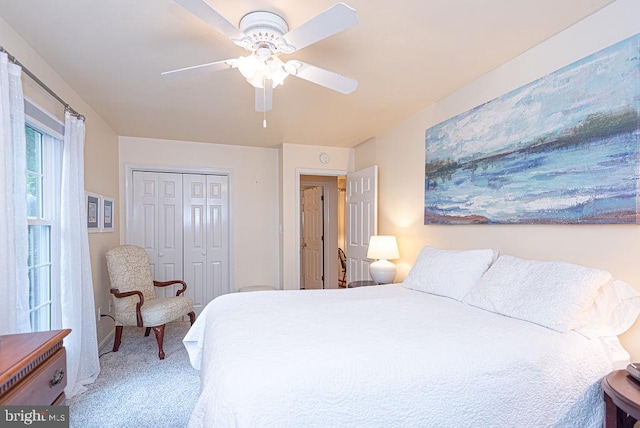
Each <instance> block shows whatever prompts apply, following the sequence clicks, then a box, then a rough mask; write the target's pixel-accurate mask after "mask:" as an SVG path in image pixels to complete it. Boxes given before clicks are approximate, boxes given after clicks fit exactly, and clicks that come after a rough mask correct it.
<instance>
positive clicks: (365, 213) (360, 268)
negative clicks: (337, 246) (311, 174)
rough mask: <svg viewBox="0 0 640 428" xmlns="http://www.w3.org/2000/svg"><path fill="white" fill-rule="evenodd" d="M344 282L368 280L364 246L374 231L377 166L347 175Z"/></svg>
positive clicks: (376, 217)
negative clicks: (345, 275) (345, 268)
mask: <svg viewBox="0 0 640 428" xmlns="http://www.w3.org/2000/svg"><path fill="white" fill-rule="evenodd" d="M346 210H347V222H346V235H347V243H346V244H347V245H346V247H347V251H346V252H347V283H349V282H351V281H359V280H367V279H371V278H370V276H369V264H371V260H369V259H367V248H368V247H369V237H370V236H371V235H375V234H376V233H377V231H378V167H377V166H376V165H374V166H372V167H369V168H365V169H362V170H360V171H356V172H353V173H350V174H347V209H346Z"/></svg>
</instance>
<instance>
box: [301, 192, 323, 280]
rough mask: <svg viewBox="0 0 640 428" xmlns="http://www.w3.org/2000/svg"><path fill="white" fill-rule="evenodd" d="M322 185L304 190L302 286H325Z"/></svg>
mask: <svg viewBox="0 0 640 428" xmlns="http://www.w3.org/2000/svg"><path fill="white" fill-rule="evenodd" d="M323 199H324V198H323V188H322V186H318V187H311V188H309V189H306V190H304V191H303V192H302V242H301V245H302V272H303V280H304V282H303V284H302V287H301V288H304V289H306V290H308V289H317V288H324V260H323V259H324V207H323Z"/></svg>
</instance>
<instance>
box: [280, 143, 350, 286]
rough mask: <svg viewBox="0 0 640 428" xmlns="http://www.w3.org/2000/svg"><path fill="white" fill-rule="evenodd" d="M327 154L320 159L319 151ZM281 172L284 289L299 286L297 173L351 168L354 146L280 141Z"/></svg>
mask: <svg viewBox="0 0 640 428" xmlns="http://www.w3.org/2000/svg"><path fill="white" fill-rule="evenodd" d="M323 152H324V153H326V154H328V155H329V162H328V163H326V164H323V163H322V162H320V154H321V153H323ZM279 163H280V174H281V181H280V184H281V187H280V197H281V205H280V210H281V212H280V221H281V223H280V224H281V229H282V235H281V237H280V239H281V248H282V257H281V261H280V263H281V265H280V272H281V284H282V288H283V289H285V290H297V289H299V288H300V271H299V267H300V266H299V249H300V246H299V245H298V243H299V242H300V236H299V230H298V229H299V227H297V225H299V224H300V208H299V199H300V198H299V192H298V190H299V189H298V185H299V183H298V177H299V175H301V174H309V175H329V174H333V175H340V174H344V173H345V172H350V171H353V166H354V150H353V149H343V148H337V147H319V146H302V145H296V144H283V145H282V146H281V147H280V150H279Z"/></svg>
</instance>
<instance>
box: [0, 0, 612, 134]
mask: <svg viewBox="0 0 640 428" xmlns="http://www.w3.org/2000/svg"><path fill="white" fill-rule="evenodd" d="M208 1H209V2H210V4H211V5H212V6H214V7H215V8H216V9H217V10H218V11H220V12H221V13H222V14H223V15H224V16H226V17H227V19H228V20H229V21H231V22H233V23H238V22H239V21H240V18H242V16H243V15H245V14H246V13H248V12H250V11H254V10H268V11H272V12H276V13H278V14H279V15H281V16H282V17H283V18H285V20H286V21H287V22H288V24H289V28H295V27H297V26H299V25H300V24H302V23H304V22H305V21H307V20H308V19H310V18H312V17H313V16H315V15H316V14H318V13H320V12H322V11H324V10H325V9H327V8H329V7H330V6H332V5H333V4H334V3H335V1H334V0H208ZM612 1H613V0H482V1H479V0H395V1H391V0H347V1H346V3H347V4H349V5H350V6H351V7H353V8H355V9H356V10H357V13H358V18H359V20H360V22H359V24H358V25H356V26H354V27H351V28H349V29H348V30H346V31H344V32H342V33H340V34H338V35H335V36H333V37H331V38H328V39H325V40H323V41H321V42H319V43H317V44H314V45H311V46H309V47H307V48H305V49H303V50H301V51H299V52H296V53H294V54H292V55H282V58H283V59H285V61H286V60H287V59H300V60H302V61H305V62H308V63H311V64H314V65H317V66H320V67H323V68H326V69H329V70H332V71H335V72H337V73H340V74H343V75H345V76H349V77H352V78H355V79H357V80H358V81H359V86H358V89H357V90H356V91H355V92H354V93H352V94H351V95H342V94H339V93H335V92H333V91H330V90H328V89H325V88H322V87H320V86H317V85H314V84H312V83H309V82H306V81H304V80H301V79H297V78H295V77H289V78H288V79H287V80H286V82H285V84H284V86H282V87H279V88H277V89H276V90H274V94H273V110H271V111H270V112H268V113H267V120H268V124H269V125H268V127H267V129H263V128H262V114H261V113H256V112H255V111H254V90H253V87H251V86H250V85H249V84H248V83H247V82H246V81H245V80H244V79H243V78H242V76H241V75H240V73H238V71H237V70H225V71H220V72H215V73H210V74H205V75H197V76H189V77H188V78H166V77H161V76H160V73H161V72H162V71H166V70H171V69H176V68H181V67H187V66H191V65H196V64H201V63H206V62H212V61H217V60H224V59H228V58H233V57H238V56H240V55H244V54H245V53H244V52H245V51H244V50H243V49H241V48H239V47H237V46H235V45H234V44H233V43H231V42H230V41H229V40H228V39H227V38H225V37H224V36H223V35H221V34H219V33H217V32H216V31H215V30H213V29H212V28H210V27H208V26H207V25H206V24H204V23H203V22H202V21H200V20H199V19H197V18H196V17H195V16H193V15H192V14H190V13H189V12H187V11H186V10H185V9H183V8H182V7H180V6H179V5H177V4H176V3H174V2H173V0H64V1H61V0H58V1H50V0H49V1H45V0H19V1H17V0H0V16H1V17H2V18H3V19H4V20H5V21H6V22H7V23H8V24H9V25H10V26H11V27H13V28H14V29H15V30H16V31H17V32H18V33H19V34H20V35H21V36H22V37H23V38H24V39H25V40H26V41H27V42H28V43H29V44H30V45H31V46H32V47H33V48H34V49H35V50H36V51H37V52H38V53H39V54H40V55H41V56H42V57H43V58H44V59H45V60H46V61H47V62H48V63H49V64H50V65H51V66H52V67H53V68H54V69H55V70H56V71H57V72H58V74H59V75H60V76H61V77H62V78H63V79H64V80H65V81H66V82H67V83H68V84H69V85H70V86H71V87H72V88H73V89H74V90H75V91H76V92H77V93H78V94H79V95H80V96H81V97H82V98H83V99H84V100H85V101H86V102H87V103H88V104H89V105H91V107H92V108H93V109H94V110H95V111H96V112H97V113H98V114H99V115H100V116H101V117H102V118H103V119H104V120H105V121H106V122H107V123H108V124H109V125H110V126H111V127H112V128H113V130H114V131H115V132H116V133H117V134H118V135H126V136H136V137H150V138H163V139H172V140H187V141H201V142H211V143H221V144H237V145H250V146H263V147H274V146H277V145H279V144H281V143H294V144H314V145H326V146H336V147H352V146H354V145H356V144H358V143H360V142H362V141H364V140H366V139H368V138H370V137H373V136H375V135H378V134H380V133H381V132H383V131H385V130H386V129H388V128H390V127H392V126H394V125H395V124H397V123H398V122H400V121H402V120H403V119H405V118H407V117H410V116H411V115H413V114H415V113H417V112H418V111H420V110H421V109H423V108H425V107H426V106H428V105H430V104H432V103H433V102H435V101H437V100H438V99H441V98H442V97H444V96H446V95H447V94H450V93H451V92H453V91H455V90H456V89H457V88H460V87H462V86H464V85H465V84H467V83H469V82H471V81H473V80H474V79H476V78H478V77H479V76H481V75H483V74H485V73H487V72H488V71H490V70H492V69H494V68H496V67H497V66H499V65H500V64H502V63H504V62H506V61H508V60H510V59H511V58H514V57H516V56H517V55H519V54H521V53H522V52H524V51H526V50H528V49H529V48H531V47H533V46H535V45H536V44H538V43H540V42H542V41H543V40H545V39H548V38H549V37H551V36H553V35H554V34H557V33H558V32H560V31H562V30H563V29H565V28H567V27H569V26H571V25H572V24H574V23H576V22H578V21H580V20H581V19H583V18H585V17H586V16H588V15H590V14H592V13H593V12H595V11H597V10H598V9H600V8H602V7H603V6H605V5H607V4H608V3H611V2H612ZM1 44H2V43H1V42H0V45H1ZM18 59H20V58H18ZM25 66H26V67H27V68H28V67H29V64H28V63H25ZM45 83H46V82H45Z"/></svg>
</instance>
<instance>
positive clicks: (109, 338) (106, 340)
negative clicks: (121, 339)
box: [98, 327, 116, 354]
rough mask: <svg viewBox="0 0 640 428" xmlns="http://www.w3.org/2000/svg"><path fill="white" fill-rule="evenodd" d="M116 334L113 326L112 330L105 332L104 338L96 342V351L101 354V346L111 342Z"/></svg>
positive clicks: (104, 346)
mask: <svg viewBox="0 0 640 428" xmlns="http://www.w3.org/2000/svg"><path fill="white" fill-rule="evenodd" d="M115 335H116V329H115V327H114V328H113V330H111V331H110V332H109V334H107V335H106V336H105V338H104V339H102V341H100V343H98V353H99V354H102V351H103V349H102V348H106V347H107V346H108V345H109V344H110V343H111V344H113V338H114V337H115Z"/></svg>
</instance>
